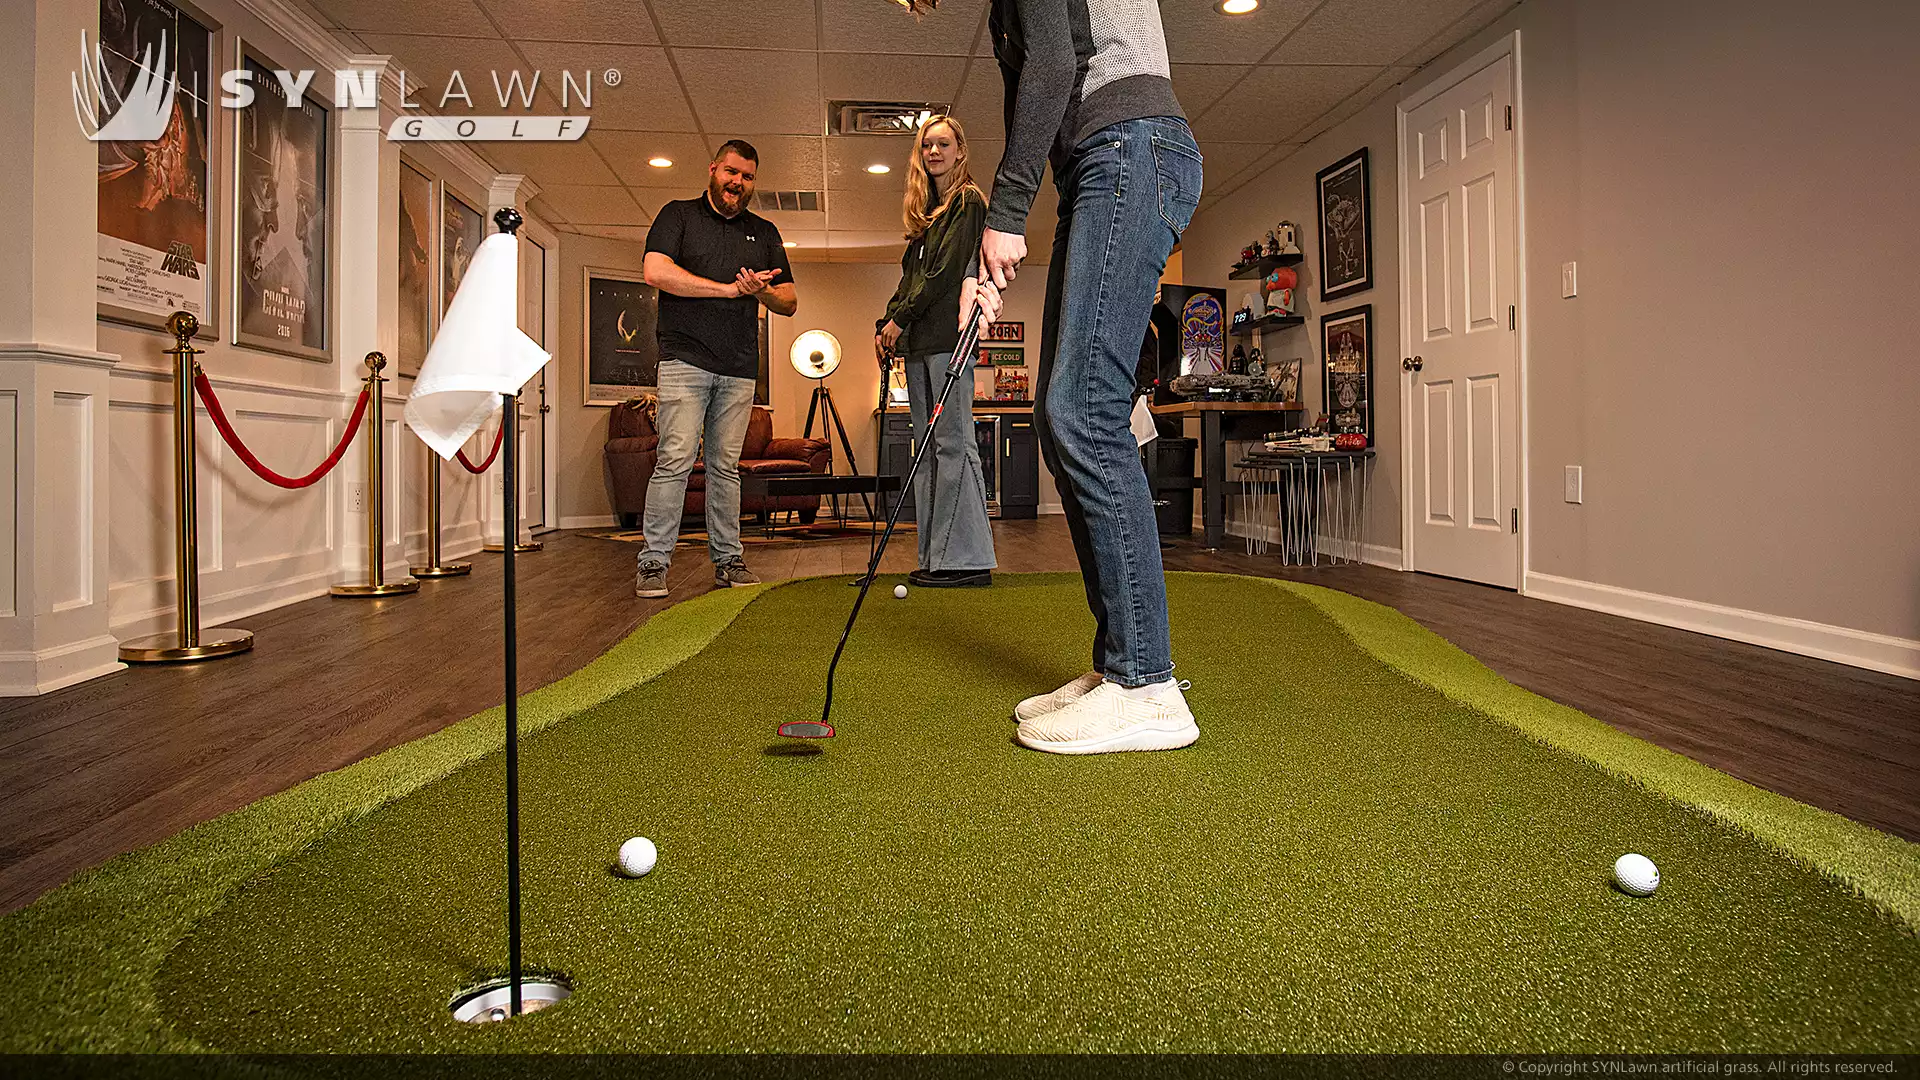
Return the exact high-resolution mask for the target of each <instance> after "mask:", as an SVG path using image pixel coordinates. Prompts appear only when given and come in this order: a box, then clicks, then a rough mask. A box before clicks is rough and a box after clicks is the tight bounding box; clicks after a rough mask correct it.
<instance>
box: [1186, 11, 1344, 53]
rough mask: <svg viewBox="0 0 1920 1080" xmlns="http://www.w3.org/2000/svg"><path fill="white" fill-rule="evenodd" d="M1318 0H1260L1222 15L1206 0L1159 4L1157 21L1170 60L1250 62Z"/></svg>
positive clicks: (1303, 16)
mask: <svg viewBox="0 0 1920 1080" xmlns="http://www.w3.org/2000/svg"><path fill="white" fill-rule="evenodd" d="M1319 2H1320V0H1266V2H1265V3H1263V4H1261V5H1260V7H1259V8H1258V9H1256V10H1255V11H1254V12H1253V13H1252V14H1251V15H1222V14H1220V12H1219V11H1217V10H1215V8H1214V5H1213V3H1211V2H1192V0H1190V2H1187V3H1176V4H1162V5H1161V6H1160V26H1161V28H1162V29H1164V30H1165V31H1166V34H1167V57H1168V59H1170V60H1172V61H1173V62H1174V63H1207V64H1234V63H1239V64H1251V63H1253V62H1254V61H1256V60H1259V59H1260V58H1261V57H1263V56H1265V55H1266V54H1267V53H1268V52H1269V51H1271V50H1272V48H1273V47H1274V46H1275V45H1277V44H1279V43H1280V39H1281V38H1284V37H1286V36H1287V32H1288V31H1290V30H1292V29H1293V28H1294V27H1296V26H1299V25H1300V22H1301V20H1303V19H1305V18H1306V17H1307V13H1308V12H1310V11H1312V10H1313V9H1314V7H1315V6H1316V5H1317V4H1319Z"/></svg>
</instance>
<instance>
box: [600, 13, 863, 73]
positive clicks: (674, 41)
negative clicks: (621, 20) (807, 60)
mask: <svg viewBox="0 0 1920 1080" xmlns="http://www.w3.org/2000/svg"><path fill="white" fill-rule="evenodd" d="M649 5H650V6H651V7H652V8H653V14H654V17H655V18H657V19H659V20H660V29H661V31H662V32H663V33H665V34H666V35H667V44H669V45H703V46H730V47H734V48H749V49H755V48H757V49H764V48H767V47H768V46H769V45H772V44H776V43H777V44H778V46H779V47H780V48H784V49H805V50H807V51H808V52H811V51H813V50H814V49H815V48H817V47H818V45H817V42H818V41H819V40H820V36H819V34H818V33H817V32H816V29H815V26H816V18H817V15H816V12H815V11H814V4H813V0H649ZM623 6H624V5H623ZM875 14H876V15H879V16H885V15H887V14H888V13H887V12H884V11H882V12H875ZM752 74H753V71H752V69H751V68H749V69H745V70H743V71H741V72H740V75H741V77H743V78H745V77H748V76H751V75H752ZM774 85H776V86H777V85H778V84H777V83H776V84H774Z"/></svg>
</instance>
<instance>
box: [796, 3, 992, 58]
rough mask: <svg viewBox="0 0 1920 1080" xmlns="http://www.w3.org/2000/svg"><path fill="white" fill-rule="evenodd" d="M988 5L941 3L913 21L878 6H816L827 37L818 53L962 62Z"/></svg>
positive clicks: (902, 13) (898, 11)
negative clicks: (892, 55)
mask: <svg viewBox="0 0 1920 1080" xmlns="http://www.w3.org/2000/svg"><path fill="white" fill-rule="evenodd" d="M986 12H987V0H942V3H941V4H940V7H939V8H938V9H937V10H935V11H931V12H928V13H927V14H926V15H923V16H921V17H919V18H918V19H916V18H914V16H912V15H911V14H909V13H908V12H907V11H906V10H904V9H903V8H900V7H897V6H895V5H891V4H882V3H881V2H880V0H821V15H822V22H823V24H824V27H825V31H826V36H825V38H824V39H823V40H822V42H821V48H823V49H827V50H830V51H833V52H857V53H873V52H880V53H888V52H892V53H911V54H913V55H916V56H965V55H967V52H968V50H969V48H971V47H972V45H973V41H974V38H975V36H976V35H977V36H979V37H981V38H983V39H984V38H985V37H986V35H985V34H983V33H981V31H980V25H981V23H982V22H984V21H985V19H986Z"/></svg>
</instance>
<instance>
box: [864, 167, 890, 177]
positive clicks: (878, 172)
mask: <svg viewBox="0 0 1920 1080" xmlns="http://www.w3.org/2000/svg"><path fill="white" fill-rule="evenodd" d="M867 171H868V172H870V173H872V174H873V175H875V176H879V175H881V174H883V173H890V172H892V171H893V166H891V165H879V164H874V165H869V166H867Z"/></svg>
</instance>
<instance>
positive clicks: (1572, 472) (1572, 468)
mask: <svg viewBox="0 0 1920 1080" xmlns="http://www.w3.org/2000/svg"><path fill="white" fill-rule="evenodd" d="M1581 483H1582V482H1581V479H1580V466H1578V465H1569V466H1567V501H1568V502H1570V503H1577V502H1580V501H1581V498H1582V493H1581Z"/></svg>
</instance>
